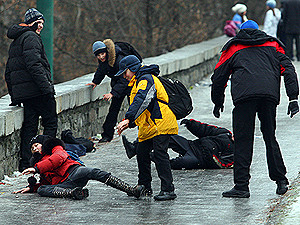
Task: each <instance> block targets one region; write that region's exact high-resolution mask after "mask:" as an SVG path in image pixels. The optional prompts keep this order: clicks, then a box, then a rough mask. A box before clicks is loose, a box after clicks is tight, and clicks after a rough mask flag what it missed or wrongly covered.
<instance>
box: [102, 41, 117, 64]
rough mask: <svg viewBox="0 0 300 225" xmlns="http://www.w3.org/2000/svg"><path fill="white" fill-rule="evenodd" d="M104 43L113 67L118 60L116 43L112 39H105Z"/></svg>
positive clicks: (109, 61) (109, 62)
mask: <svg viewBox="0 0 300 225" xmlns="http://www.w3.org/2000/svg"><path fill="white" fill-rule="evenodd" d="M103 43H104V44H105V45H106V47H107V54H108V59H107V60H108V65H109V66H110V67H113V66H114V64H115V62H116V47H115V43H114V42H113V40H111V39H105V40H104V41H103Z"/></svg>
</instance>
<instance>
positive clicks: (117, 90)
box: [92, 45, 130, 98]
mask: <svg viewBox="0 0 300 225" xmlns="http://www.w3.org/2000/svg"><path fill="white" fill-rule="evenodd" d="M108 54H110V53H108ZM115 54H116V59H115V61H114V64H113V66H110V65H109V62H108V60H106V61H105V62H101V61H100V60H98V63H99V65H98V68H97V71H96V72H95V74H94V79H93V81H92V82H93V83H95V84H97V85H98V84H100V83H101V82H102V80H103V79H104V77H105V75H107V76H108V77H110V78H111V82H110V85H111V87H112V90H111V94H112V95H113V96H115V97H117V98H118V97H121V96H125V95H128V94H129V93H130V88H129V87H128V83H129V81H128V80H126V79H125V78H124V77H123V76H118V77H115V74H116V73H117V72H118V71H119V62H120V61H121V60H122V59H123V58H124V57H125V56H126V54H125V53H123V52H122V50H121V48H120V47H119V46H118V45H115ZM107 57H109V56H107Z"/></svg>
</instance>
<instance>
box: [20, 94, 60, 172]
mask: <svg viewBox="0 0 300 225" xmlns="http://www.w3.org/2000/svg"><path fill="white" fill-rule="evenodd" d="M23 105H24V121H23V125H22V128H21V161H20V165H19V170H20V171H21V170H23V169H26V168H28V167H29V166H30V165H29V160H30V158H31V156H32V153H31V150H30V147H31V146H29V143H30V141H31V139H32V138H33V137H34V136H35V135H37V132H38V124H39V117H40V116H41V117H42V126H43V127H44V131H43V134H44V135H50V136H52V137H55V136H56V131H57V114H56V101H55V98H54V96H49V95H43V96H39V97H36V98H32V99H29V100H27V101H25V102H23Z"/></svg>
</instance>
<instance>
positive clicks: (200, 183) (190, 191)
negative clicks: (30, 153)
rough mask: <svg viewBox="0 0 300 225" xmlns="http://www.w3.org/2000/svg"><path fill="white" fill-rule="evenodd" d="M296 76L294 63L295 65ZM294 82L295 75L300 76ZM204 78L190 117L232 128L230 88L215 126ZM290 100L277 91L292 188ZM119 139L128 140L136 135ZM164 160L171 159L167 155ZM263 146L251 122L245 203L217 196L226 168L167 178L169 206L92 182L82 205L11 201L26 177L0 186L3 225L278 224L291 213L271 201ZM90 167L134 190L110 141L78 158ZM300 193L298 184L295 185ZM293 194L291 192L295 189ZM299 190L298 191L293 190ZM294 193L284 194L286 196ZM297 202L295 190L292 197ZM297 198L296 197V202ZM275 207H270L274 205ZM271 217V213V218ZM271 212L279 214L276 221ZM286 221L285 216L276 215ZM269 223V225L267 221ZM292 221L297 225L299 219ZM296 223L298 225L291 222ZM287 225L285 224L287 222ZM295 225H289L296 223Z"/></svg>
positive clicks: (297, 126) (133, 173) (127, 164)
mask: <svg viewBox="0 0 300 225" xmlns="http://www.w3.org/2000/svg"><path fill="white" fill-rule="evenodd" d="M295 65H296V67H297V68H298V71H299V72H300V63H299V62H296V63H295ZM298 79H299V75H298ZM209 85H210V79H209V77H206V78H204V79H203V80H202V81H201V82H199V83H198V84H195V85H194V86H193V87H192V89H190V92H191V95H192V98H193V102H194V111H193V112H192V114H191V115H189V116H188V118H193V119H196V120H199V121H202V122H205V123H210V124H214V125H217V126H224V127H227V128H229V129H231V128H232V125H231V124H232V121H231V111H232V108H233V105H232V102H231V96H230V90H229V89H230V85H229V87H228V88H227V90H226V101H225V110H224V112H223V113H222V114H221V117H220V118H219V119H216V118H214V117H213V115H212V108H213V104H212V103H211V101H210V86H209ZM287 105H288V99H287V97H286V94H285V89H284V85H283V83H282V85H281V103H280V105H279V106H278V113H277V132H276V135H277V140H278V142H279V145H280V147H281V151H282V155H283V158H284V161H285V164H286V167H287V171H288V172H287V177H288V179H289V180H290V181H291V182H293V180H294V179H295V178H296V177H297V175H298V172H299V171H300V161H299V157H298V155H299V154H298V149H299V146H300V139H299V134H300V123H299V122H300V114H298V115H296V116H295V117H294V118H293V119H290V118H289V117H288V116H287V115H286V112H287ZM124 134H125V135H126V136H127V137H128V138H129V140H131V141H133V140H135V138H136V135H137V130H136V129H131V130H127V131H125V132H124ZM179 134H180V135H183V136H185V137H187V138H189V139H194V138H195V137H194V136H193V135H192V134H190V133H189V132H188V131H187V130H186V129H185V128H184V127H180V128H179ZM169 153H170V156H171V157H176V154H175V153H174V152H172V151H171V150H170V152H169ZM265 155H266V154H265V146H264V142H263V139H262V134H261V132H260V130H259V122H258V120H257V123H256V131H255V143H254V154H253V161H252V166H251V180H250V192H251V197H250V198H248V199H232V198H223V197H222V192H223V191H226V190H229V189H231V188H232V186H233V174H232V172H233V171H232V170H231V169H224V170H181V171H173V177H174V185H175V188H176V190H175V192H176V194H177V196H178V197H177V199H175V200H174V201H166V202H156V201H154V200H153V198H144V199H135V198H134V197H129V196H127V195H126V194H125V193H123V192H120V191H118V190H115V189H113V188H111V187H108V186H106V185H104V184H103V183H100V182H97V181H90V182H89V184H88V185H87V188H88V189H89V190H90V196H89V197H88V198H87V199H84V200H82V201H75V200H71V199H59V198H43V197H39V196H38V195H37V194H17V195H16V194H12V191H14V190H18V189H20V188H22V187H25V186H26V185H27V184H26V177H25V176H22V177H17V178H12V177H11V178H8V179H7V181H8V183H10V185H8V184H5V185H3V184H1V185H0V205H1V207H0V223H1V224H207V225H208V224H266V223H269V224H276V223H277V222H278V221H277V217H278V218H282V217H284V216H286V215H288V214H290V213H291V210H290V209H289V205H288V206H287V207H285V211H282V210H281V211H280V210H277V211H276V210H274V209H275V208H276V202H279V201H281V200H284V199H285V196H278V195H276V193H275V190H276V184H275V183H274V182H272V181H271V180H270V179H269V177H268V170H267V164H266V156H265ZM81 159H82V160H83V161H84V162H85V164H86V165H87V166H89V167H97V168H101V169H102V170H105V171H107V172H111V173H112V174H113V175H115V176H117V177H119V178H121V179H123V180H124V181H126V182H128V183H129V184H132V185H135V184H136V183H137V163H136V159H135V157H134V158H132V159H130V160H129V159H127V157H126V154H125V150H124V148H123V145H122V141H121V138H120V137H119V136H118V135H115V138H114V140H113V141H112V142H110V143H108V144H101V145H97V151H96V152H94V153H88V154H87V155H86V156H84V157H82V158H81ZM152 175H153V181H152V187H153V191H154V193H155V194H156V193H158V192H159V191H160V181H159V179H158V177H157V173H156V170H155V166H154V164H152ZM298 186H299V185H298ZM293 190H295V189H293ZM298 190H299V189H298ZM289 193H293V192H292V191H288V192H287V194H286V195H287V196H288V195H289ZM295 195H296V196H297V195H299V192H297V191H294V194H293V196H295ZM298 199H299V197H298ZM274 204H275V206H274ZM273 212H274V214H272V213H273ZM275 213H277V214H275ZM282 214H284V215H282ZM270 216H271V217H272V218H273V220H272V221H273V222H274V221H275V222H274V223H272V222H270V220H268V218H269V217H270ZM293 219H294V220H293V221H296V223H297V222H300V218H299V215H296V216H294V217H293ZM295 219H296V220H295ZM285 224H289V222H287V223H285ZM294 224H295V223H294Z"/></svg>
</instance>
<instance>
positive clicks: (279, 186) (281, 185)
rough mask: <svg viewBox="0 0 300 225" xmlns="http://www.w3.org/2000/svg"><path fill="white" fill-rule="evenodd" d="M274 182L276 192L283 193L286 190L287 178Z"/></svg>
mask: <svg viewBox="0 0 300 225" xmlns="http://www.w3.org/2000/svg"><path fill="white" fill-rule="evenodd" d="M276 184H277V189H276V194H278V195H283V194H285V193H286V192H287V190H288V184H289V182H288V181H287V180H279V181H276Z"/></svg>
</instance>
